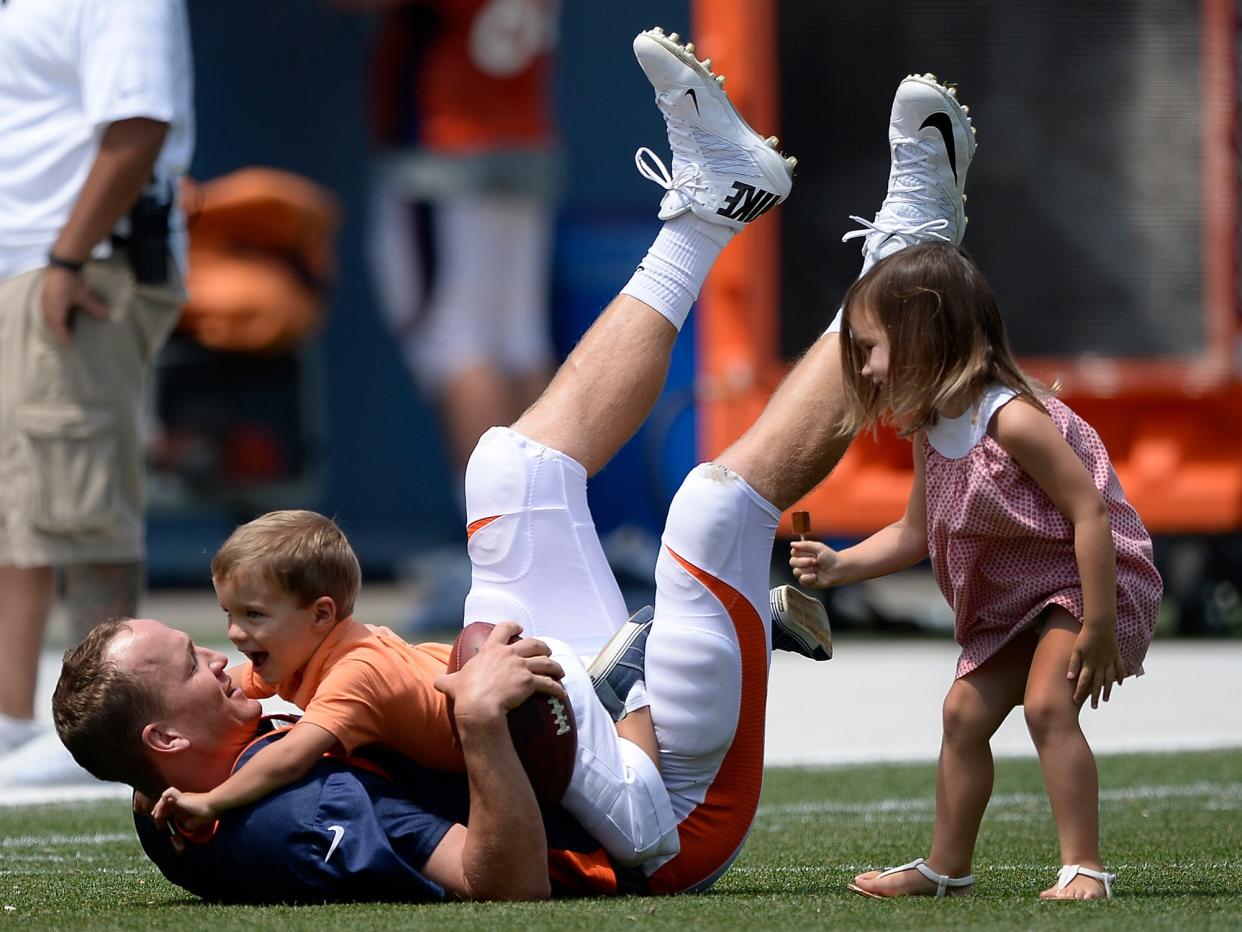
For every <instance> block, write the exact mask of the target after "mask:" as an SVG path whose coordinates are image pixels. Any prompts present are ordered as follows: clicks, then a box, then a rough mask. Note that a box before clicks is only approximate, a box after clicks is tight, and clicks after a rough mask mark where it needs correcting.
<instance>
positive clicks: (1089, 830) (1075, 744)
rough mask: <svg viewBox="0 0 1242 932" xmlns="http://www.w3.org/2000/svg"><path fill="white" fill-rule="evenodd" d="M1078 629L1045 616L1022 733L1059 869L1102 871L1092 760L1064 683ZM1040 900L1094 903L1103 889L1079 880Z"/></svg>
mask: <svg viewBox="0 0 1242 932" xmlns="http://www.w3.org/2000/svg"><path fill="white" fill-rule="evenodd" d="M1080 630H1081V626H1080V625H1079V623H1078V621H1077V620H1076V619H1075V618H1073V617H1072V616H1071V615H1070V614H1069V613H1068V612H1066V611H1065V610H1064V609H1061V608H1053V609H1051V610H1050V611H1049V614H1048V620H1047V623H1046V625H1045V627H1044V633H1043V634H1042V635H1041V636H1040V639H1039V646H1038V647H1037V648H1036V650H1035V658H1034V660H1033V661H1032V662H1031V674H1030V677H1029V678H1028V680H1027V686H1026V699H1025V705H1026V727H1027V728H1028V729H1029V731H1030V733H1031V740H1032V741H1034V742H1035V750H1036V751H1038V752H1039V766H1040V768H1041V769H1042V770H1043V772H1044V784H1045V786H1047V788H1048V801H1049V802H1050V803H1051V804H1052V815H1053V818H1055V819H1056V822H1057V836H1058V838H1059V840H1060V842H1061V863H1062V864H1081V865H1082V866H1083V867H1089V868H1091V869H1093V870H1097V871H1098V870H1103V868H1104V866H1103V864H1102V863H1101V861H1100V788H1099V777H1098V775H1097V772H1096V768H1095V755H1094V754H1092V753H1091V747H1090V745H1088V744H1087V738H1086V736H1085V735H1084V734H1083V733H1082V728H1081V726H1080V725H1079V722H1078V713H1079V711H1080V709H1081V708H1082V707H1081V705H1080V704H1078V703H1075V702H1074V684H1073V683H1072V682H1071V681H1070V680H1067V679H1066V678H1065V671H1066V669H1067V668H1068V667H1069V661H1070V653H1071V651H1072V650H1073V647H1074V641H1075V639H1076V638H1077V637H1078V633H1079V631H1080ZM1040 896H1041V897H1042V898H1044V899H1058V898H1062V897H1066V898H1070V899H1094V898H1096V897H1103V896H1104V885H1103V884H1102V883H1100V881H1098V880H1095V879H1093V878H1091V877H1084V876H1083V875H1082V874H1079V875H1078V876H1077V877H1075V878H1074V879H1073V880H1072V881H1071V882H1070V884H1069V886H1067V887H1066V888H1065V889H1064V890H1060V891H1058V890H1057V888H1056V887H1055V886H1053V887H1050V888H1049V889H1047V890H1045V891H1044V892H1043V893H1041V894H1040Z"/></svg>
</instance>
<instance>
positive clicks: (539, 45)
mask: <svg viewBox="0 0 1242 932" xmlns="http://www.w3.org/2000/svg"><path fill="white" fill-rule="evenodd" d="M558 11H559V0H530V2H528V3H526V4H524V5H519V6H518V7H517V12H518V14H520V15H517V16H514V15H513V13H514V9H513V5H512V4H510V3H505V2H500V0H421V2H418V3H411V4H408V5H406V6H403V7H401V8H400V9H398V10H396V11H394V12H392V13H389V14H388V15H387V16H386V17H385V20H384V26H383V31H382V32H381V34H380V37H379V44H378V47H377V49H376V50H375V54H374V56H373V62H374V71H373V74H372V98H373V120H374V123H375V130H376V136H377V137H378V141H379V142H380V143H381V144H383V145H387V146H401V145H421V146H425V147H427V148H428V149H432V150H435V151H439V152H452V153H464V152H487V151H494V150H496V149H498V148H506V147H508V148H523V149H525V148H542V147H547V146H549V145H551V143H552V142H553V136H554V132H553V124H552V114H551V62H552V51H553V45H554V43H555V41H556V32H557V14H558Z"/></svg>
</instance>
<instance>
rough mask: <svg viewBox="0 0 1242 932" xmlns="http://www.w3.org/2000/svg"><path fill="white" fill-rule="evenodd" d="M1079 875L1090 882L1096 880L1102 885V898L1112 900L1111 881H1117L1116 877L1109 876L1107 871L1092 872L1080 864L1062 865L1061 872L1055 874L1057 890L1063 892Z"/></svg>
mask: <svg viewBox="0 0 1242 932" xmlns="http://www.w3.org/2000/svg"><path fill="white" fill-rule="evenodd" d="M1079 874H1082V875H1083V876H1084V877H1090V878H1091V879H1092V880H1098V881H1099V882H1100V883H1102V884H1103V885H1104V896H1105V897H1106V898H1107V899H1110V900H1111V899H1112V898H1113V881H1114V880H1116V879H1117V875H1116V874H1110V873H1108V871H1096V870H1092V869H1091V868H1089V867H1083V866H1082V865H1081V864H1065V865H1062V867H1061V870H1060V871H1058V872H1057V889H1058V890H1064V889H1065V888H1066V887H1068V886H1069V885H1070V882H1071V881H1072V880H1073V879H1074V878H1075V877H1077V876H1078V875H1079Z"/></svg>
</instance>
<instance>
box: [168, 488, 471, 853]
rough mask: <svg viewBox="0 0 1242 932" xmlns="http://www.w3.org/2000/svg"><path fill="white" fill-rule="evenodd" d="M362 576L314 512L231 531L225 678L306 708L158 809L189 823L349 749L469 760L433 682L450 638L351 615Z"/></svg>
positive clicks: (223, 601) (220, 568)
mask: <svg viewBox="0 0 1242 932" xmlns="http://www.w3.org/2000/svg"><path fill="white" fill-rule="evenodd" d="M361 575H362V574H361V571H360V570H359V567H358V558H357V557H356V556H355V555H354V551H353V549H352V548H351V547H350V545H349V541H347V540H346V539H345V535H344V534H343V533H342V532H341V529H340V528H338V527H337V526H336V524H335V523H333V522H332V521H331V520H330V519H328V518H325V517H324V516H323V515H320V514H316V513H315V512H312V511H274V512H271V513H269V514H266V515H263V516H262V517H260V518H256V519H255V520H254V521H251V522H250V523H249V524H243V525H242V526H241V527H239V528H237V530H235V531H234V532H233V533H232V535H230V536H229V539H228V540H226V541H225V542H224V545H223V546H222V547H221V548H220V549H219V551H218V552H217V553H216V555H215V557H214V559H213V560H212V561H211V581H212V584H213V585H214V586H215V589H216V595H217V596H218V598H219V599H220V607H221V608H222V609H223V610H224V613H225V615H226V616H227V618H228V638H229V640H230V641H231V642H232V643H233V645H234V646H235V647H236V648H237V649H238V650H240V651H241V652H242V653H243V654H245V655H246V657H247V661H246V662H245V663H241V664H238V665H237V666H235V667H232V668H230V669H229V671H228V674H229V677H230V679H231V680H232V682H233V686H234V688H236V689H240V690H242V691H243V692H244V693H245V694H246V695H247V696H249V697H251V698H254V699H265V698H268V697H270V696H273V695H278V696H280V697H281V698H282V699H285V700H287V701H289V702H292V703H294V704H295V705H297V706H299V707H300V708H301V709H302V710H303V713H302V718H301V720H300V721H299V722H298V723H297V724H296V725H294V726H293V727H292V728H291V729H290V731H289V733H288V734H287V735H286V736H285V737H283V738H282V739H281V740H280V741H276V742H273V743H272V744H271V745H270V746H269V747H267V748H264V749H263V750H262V751H260V752H259V753H258V754H257V755H256V756H255V758H254V760H253V761H251V762H250V763H249V764H248V765H247V766H246V767H245V768H244V769H242V770H239V771H238V772H237V773H235V774H234V775H233V776H231V777H230V778H229V779H228V780H226V781H225V782H224V783H222V784H220V785H219V786H217V787H216V788H215V789H214V790H212V791H210V792H208V793H182V792H180V791H179V790H177V789H176V788H169V789H168V790H166V791H165V792H164V794H163V796H162V797H161V798H160V802H159V805H158V806H157V810H158V811H160V813H161V814H167V815H169V816H172V817H175V818H176V820H177V822H178V824H179V825H180V826H181V827H182V828H183V829H185V830H187V831H191V832H193V831H196V830H198V829H200V828H203V827H205V826H208V825H210V824H211V823H212V822H213V821H214V820H215V819H216V818H217V817H218V816H219V815H220V814H221V813H222V812H226V811H228V810H230V809H235V808H237V807H239V806H244V805H246V804H248V803H252V802H254V801H255V800H258V799H260V798H262V797H263V796H266V795H267V794H268V793H271V792H272V791H273V790H275V789H277V788H279V787H282V786H286V785H288V784H290V783H293V782H295V781H296V780H298V779H300V778H301V777H302V776H304V775H305V774H306V773H307V771H309V770H310V768H311V767H312V766H313V765H314V764H315V762H316V761H317V760H318V759H319V758H321V757H322V756H323V755H324V754H334V755H344V756H348V755H349V754H351V753H353V751H354V749H355V748H358V747H361V746H362V745H367V744H376V743H383V744H386V745H388V746H390V747H392V748H394V749H396V750H397V751H399V752H401V753H402V754H404V755H405V756H406V757H408V758H410V759H411V760H413V761H415V762H417V763H419V764H423V765H425V766H428V767H434V768H437V769H440V770H450V771H459V772H460V771H462V770H464V763H463V760H462V756H461V749H460V747H459V746H458V744H457V742H456V740H455V739H454V738H453V735H452V732H451V729H450V726H449V713H448V708H447V705H446V697H445V695H444V694H443V693H441V692H439V691H437V690H436V688H435V686H434V685H433V684H434V682H435V678H436V677H437V676H439V675H440V674H442V673H443V672H444V669H445V665H446V664H447V662H448V656H449V650H450V647H449V645H447V644H417V645H413V644H407V643H406V642H405V641H403V640H402V639H401V638H399V637H398V636H397V635H396V634H394V633H393V632H392V631H390V630H389V629H387V628H380V627H375V626H373V625H365V624H362V623H361V622H358V621H355V620H354V618H353V610H354V599H355V597H356V596H357V594H358V589H359V586H360V584H361Z"/></svg>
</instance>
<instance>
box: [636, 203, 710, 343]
mask: <svg viewBox="0 0 1242 932" xmlns="http://www.w3.org/2000/svg"><path fill="white" fill-rule="evenodd" d="M732 238H733V231H732V230H730V229H729V228H728V227H725V226H721V225H720V224H718V223H709V222H707V221H706V220H700V219H699V218H698V217H696V216H695V215H694V214H692V213H689V212H687V213H684V214H682V215H681V216H680V217H674V218H673V219H672V220H669V221H667V222H666V223H665V224H664V226H663V227H662V228H661V230H660V234H659V236H657V237H656V239H655V242H654V243H652V244H651V249H649V250H648V251H647V255H646V256H645V257H644V258H643V261H642V262H641V263H640V264H639V266H638V270H637V271H636V272H635V273H634V275H633V277H632V278H630V280H629V281H628V282H627V283H626V285H625V287H624V288H622V289H621V294H626V295H629V296H630V297H632V298H637V299H638V300H639V301H642V302H643V303H644V304H648V305H650V306H651V307H653V308H655V310H657V311H658V312H659V313H660V314H662V315H663V316H664V317H666V318H667V319H668V321H669V323H671V324H672V325H673V326H674V327H676V328H677V330H678V331H679V332H680V331H681V328H682V325H683V324H684V323H685V322H686V318H687V317H688V316H689V314H690V305H692V304H694V302H695V300H696V299H697V298H698V296H699V290H700V289H701V288H702V287H703V281H704V280H705V279H706V278H707V273H708V272H710V271H711V268H712V265H713V264H714V263H715V261H716V257H717V256H719V255H720V251H721V250H722V249H724V248H725V246H727V245H728V243H729V240H731V239H732Z"/></svg>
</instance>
